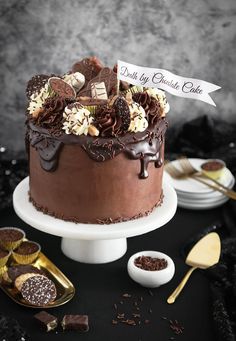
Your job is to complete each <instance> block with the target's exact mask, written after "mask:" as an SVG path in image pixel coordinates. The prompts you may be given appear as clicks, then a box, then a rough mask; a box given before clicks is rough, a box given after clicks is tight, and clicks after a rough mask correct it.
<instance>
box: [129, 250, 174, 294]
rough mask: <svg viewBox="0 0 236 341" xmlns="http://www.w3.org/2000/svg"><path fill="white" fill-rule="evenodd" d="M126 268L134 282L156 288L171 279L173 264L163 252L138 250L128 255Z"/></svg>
mask: <svg viewBox="0 0 236 341" xmlns="http://www.w3.org/2000/svg"><path fill="white" fill-rule="evenodd" d="M127 270H128V274H129V276H130V277H131V278H132V279H133V280H134V281H135V282H137V283H139V284H140V285H142V286H144V287H147V288H157V287H159V286H161V285H163V284H165V283H167V282H169V281H170V280H171V279H172V277H173V276H174V273H175V265H174V262H173V260H172V259H171V258H170V257H169V256H167V255H166V254H165V253H162V252H158V251H140V252H138V253H136V254H134V255H133V256H131V257H130V259H129V261H128V265H127Z"/></svg>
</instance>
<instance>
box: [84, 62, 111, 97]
mask: <svg viewBox="0 0 236 341" xmlns="http://www.w3.org/2000/svg"><path fill="white" fill-rule="evenodd" d="M101 82H104V83H105V87H106V92H107V95H108V96H109V95H110V94H111V92H112V91H116V88H117V75H116V73H115V72H114V71H113V70H112V69H110V68H109V67H104V68H103V69H102V70H101V71H100V72H99V74H98V75H97V76H96V77H94V78H93V79H91V80H90V81H89V82H88V84H87V86H86V87H84V88H83V89H82V90H80V92H79V96H88V97H92V93H91V87H92V83H101Z"/></svg>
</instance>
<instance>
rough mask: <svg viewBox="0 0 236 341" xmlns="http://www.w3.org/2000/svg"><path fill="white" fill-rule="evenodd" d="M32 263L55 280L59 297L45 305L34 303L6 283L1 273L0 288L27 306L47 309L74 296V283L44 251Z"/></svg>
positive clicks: (14, 299)
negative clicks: (27, 300) (26, 299)
mask: <svg viewBox="0 0 236 341" xmlns="http://www.w3.org/2000/svg"><path fill="white" fill-rule="evenodd" d="M10 264H11V265H17V264H16V263H13V262H11V263H10ZM31 265H33V266H35V267H37V268H38V269H40V270H42V271H43V272H44V273H45V275H46V276H47V277H48V278H50V279H51V280H52V281H53V282H54V284H55V286H56V289H57V297H56V299H55V301H53V302H51V303H49V304H47V305H44V306H35V305H32V304H30V303H28V302H26V301H25V300H24V299H23V297H22V296H21V294H20V293H19V292H18V290H17V289H16V288H15V287H14V286H13V285H12V284H7V283H5V282H4V280H3V279H2V276H1V275H0V288H1V289H2V290H3V291H4V292H5V293H6V294H7V295H8V296H9V297H10V298H11V299H12V300H13V301H15V302H16V303H18V304H20V305H23V306H25V307H30V308H41V309H42V308H43V309H46V308H54V307H58V306H60V305H62V304H65V303H67V302H68V301H70V300H71V299H72V297H73V296H74V294H75V288H74V286H73V284H72V283H71V282H70V281H69V279H68V278H67V277H66V276H65V275H64V274H63V273H62V272H61V271H60V270H59V269H58V268H57V267H56V266H55V265H54V264H53V263H52V262H51V261H50V260H49V259H48V258H47V257H46V256H45V255H44V254H43V253H42V252H40V254H39V256H38V258H37V259H36V260H35V261H34V262H33V263H32V264H31Z"/></svg>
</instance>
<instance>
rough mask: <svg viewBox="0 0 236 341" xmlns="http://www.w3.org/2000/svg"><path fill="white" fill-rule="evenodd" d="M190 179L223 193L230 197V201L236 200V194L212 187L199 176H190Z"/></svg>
mask: <svg viewBox="0 0 236 341" xmlns="http://www.w3.org/2000/svg"><path fill="white" fill-rule="evenodd" d="M189 177H190V178H192V179H195V180H196V181H199V182H201V183H202V184H204V185H206V186H208V187H210V188H212V189H214V190H215V191H218V192H221V193H222V194H224V195H225V196H227V197H229V198H230V199H233V200H236V194H235V193H231V192H230V191H228V190H226V189H223V188H220V187H218V186H215V185H211V184H209V183H208V182H207V181H204V180H203V179H201V178H199V177H198V176H197V175H190V176H189Z"/></svg>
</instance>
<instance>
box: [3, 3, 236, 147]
mask: <svg viewBox="0 0 236 341" xmlns="http://www.w3.org/2000/svg"><path fill="white" fill-rule="evenodd" d="M235 18H236V1H235V0H224V1H222V0H198V1H194V0H188V1H187V0H178V1H176V0H147V1H141V0H131V1H127V0H126V1H124V0H119V1H116V0H109V1H107V0H97V1H89V0H86V1H85V0H67V1H63V0H49V1H43V0H34V1H30V0H8V1H5V0H0V63H1V68H0V70H1V74H0V80H1V86H0V144H1V145H5V146H7V147H8V148H10V149H12V150H15V151H20V150H23V149H24V143H23V136H24V111H25V106H26V100H25V94H24V93H25V85H26V82H27V80H28V79H29V78H30V77H31V76H32V75H34V74H36V73H52V72H54V73H63V72H65V71H67V70H68V69H70V66H71V65H72V63H73V62H75V61H76V60H78V59H80V58H83V57H85V56H88V55H98V56H99V57H100V58H101V59H102V60H103V61H104V62H105V63H107V64H108V65H112V64H113V63H115V61H116V60H117V59H118V58H120V59H121V60H122V59H123V60H125V61H128V62H131V63H136V64H138V65H145V66H152V67H160V68H166V69H169V70H170V71H173V72H175V73H177V74H180V75H182V76H188V77H195V78H200V79H204V80H206V81H209V82H212V83H215V84H218V85H220V86H222V89H221V90H220V91H218V92H216V93H215V94H214V95H213V97H214V100H215V102H216V103H217V107H216V108H214V107H212V106H210V105H207V104H204V103H203V102H200V101H194V100H189V99H182V98H179V97H174V96H171V95H169V96H168V99H169V102H170V104H171V109H172V110H171V113H170V114H169V121H170V123H171V125H172V126H173V125H177V124H182V123H183V122H186V121H188V120H190V119H192V118H194V117H196V116H199V115H201V114H206V115H210V116H214V117H221V118H223V120H226V121H229V122H230V121H233V120H235V109H234V108H235V105H236V99H235V96H234V94H235V87H236V68H235V64H234V63H233V61H234V60H235V55H236V20H235Z"/></svg>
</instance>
